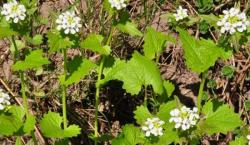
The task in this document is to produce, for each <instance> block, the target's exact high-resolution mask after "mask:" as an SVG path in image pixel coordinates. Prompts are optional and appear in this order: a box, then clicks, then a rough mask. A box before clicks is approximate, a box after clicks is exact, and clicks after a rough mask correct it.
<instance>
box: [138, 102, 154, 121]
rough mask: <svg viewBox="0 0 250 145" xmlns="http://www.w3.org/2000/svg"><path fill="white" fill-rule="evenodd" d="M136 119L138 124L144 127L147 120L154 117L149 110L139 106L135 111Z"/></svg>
mask: <svg viewBox="0 0 250 145" xmlns="http://www.w3.org/2000/svg"><path fill="white" fill-rule="evenodd" d="M134 114H135V116H134V118H135V119H136V122H137V123H138V124H140V125H143V123H144V122H145V121H146V120H147V118H152V117H153V116H152V115H151V114H150V112H149V111H148V108H146V107H145V106H138V107H137V108H136V110H135V111H134Z"/></svg>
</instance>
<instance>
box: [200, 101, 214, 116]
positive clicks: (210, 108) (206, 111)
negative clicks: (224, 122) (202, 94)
mask: <svg viewBox="0 0 250 145" xmlns="http://www.w3.org/2000/svg"><path fill="white" fill-rule="evenodd" d="M213 112H214V111H213V102H212V101H208V102H206V104H205V105H204V106H203V107H202V113H203V114H204V115H206V116H210V115H211V114H212V113H213Z"/></svg>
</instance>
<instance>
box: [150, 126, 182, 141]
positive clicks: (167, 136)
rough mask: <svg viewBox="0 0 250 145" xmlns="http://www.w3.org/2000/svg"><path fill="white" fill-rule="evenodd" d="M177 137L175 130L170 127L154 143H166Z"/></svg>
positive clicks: (175, 139)
mask: <svg viewBox="0 0 250 145" xmlns="http://www.w3.org/2000/svg"><path fill="white" fill-rule="evenodd" d="M178 139H179V136H178V134H177V131H174V130H172V129H166V130H165V131H164V132H163V135H162V136H160V137H159V140H158V142H157V143H156V144H155V145H168V144H171V143H173V142H175V141H177V140H178Z"/></svg>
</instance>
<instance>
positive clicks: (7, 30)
mask: <svg viewBox="0 0 250 145" xmlns="http://www.w3.org/2000/svg"><path fill="white" fill-rule="evenodd" d="M17 34H18V33H17V32H16V31H14V30H13V29H12V28H11V27H10V24H9V23H7V22H6V21H4V20H2V21H1V22H0V38H1V39H2V38H5V37H9V36H13V35H17Z"/></svg>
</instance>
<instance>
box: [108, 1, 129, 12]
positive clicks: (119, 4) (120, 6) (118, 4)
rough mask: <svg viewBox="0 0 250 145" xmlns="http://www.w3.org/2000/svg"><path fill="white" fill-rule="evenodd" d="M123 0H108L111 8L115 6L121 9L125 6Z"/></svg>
mask: <svg viewBox="0 0 250 145" xmlns="http://www.w3.org/2000/svg"><path fill="white" fill-rule="evenodd" d="M125 2H126V1H125V0H109V3H110V4H111V7H112V8H116V9H117V10H121V9H122V8H125V7H126V3H125Z"/></svg>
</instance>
